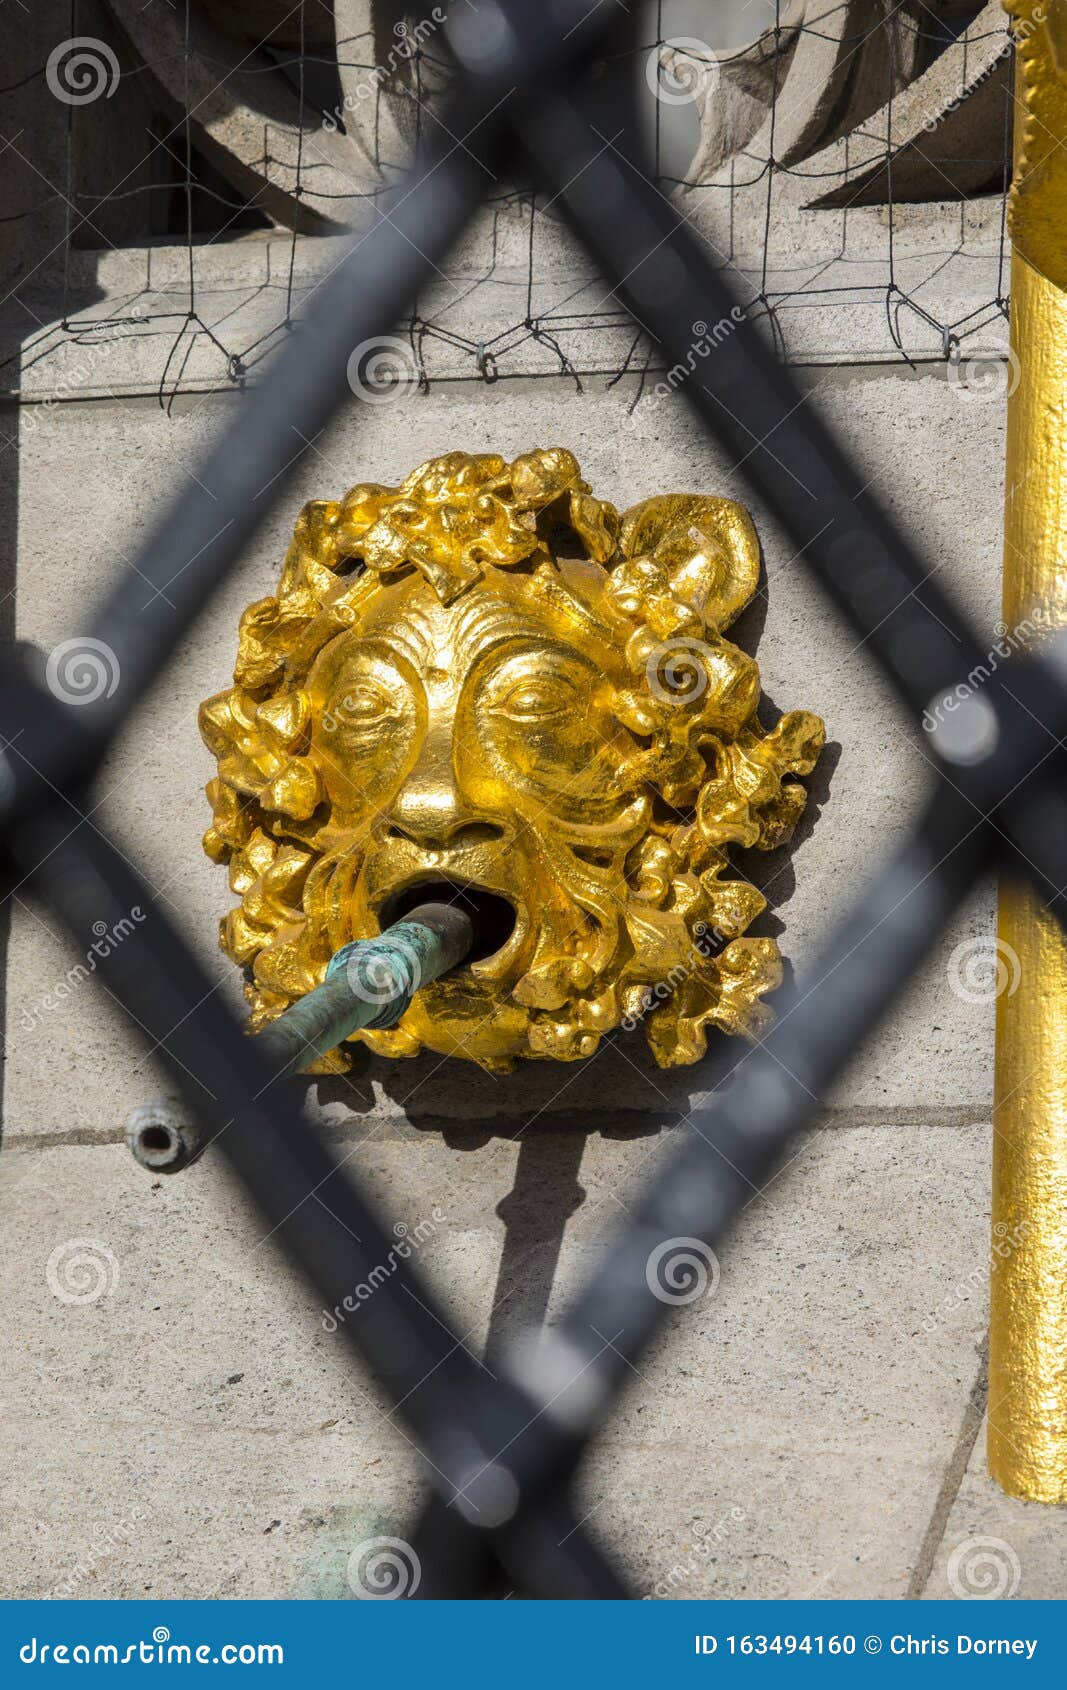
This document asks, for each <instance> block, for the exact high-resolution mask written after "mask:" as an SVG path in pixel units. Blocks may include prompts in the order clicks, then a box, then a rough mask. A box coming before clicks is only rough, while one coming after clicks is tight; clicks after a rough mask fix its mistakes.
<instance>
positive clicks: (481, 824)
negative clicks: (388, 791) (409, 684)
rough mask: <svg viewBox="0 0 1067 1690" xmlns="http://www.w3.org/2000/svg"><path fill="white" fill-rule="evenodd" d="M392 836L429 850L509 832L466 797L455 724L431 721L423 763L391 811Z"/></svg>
mask: <svg viewBox="0 0 1067 1690" xmlns="http://www.w3.org/2000/svg"><path fill="white" fill-rule="evenodd" d="M387 820H388V829H389V832H390V833H392V834H394V835H398V836H399V837H400V838H402V839H407V840H410V841H411V842H412V844H415V845H419V846H421V847H422V848H423V849H424V850H440V849H444V848H445V847H446V846H455V845H457V844H462V843H464V842H473V841H474V840H475V839H478V840H484V839H490V838H501V837H502V836H503V831H504V830H503V828H502V827H500V826H499V825H497V824H496V823H495V822H491V821H489V819H488V818H487V817H484V816H482V815H481V814H480V813H479V811H478V810H477V809H476V808H475V807H474V806H473V805H472V804H471V803H470V802H469V800H467V799H465V798H464V795H463V793H462V792H461V790H460V787H459V784H458V782H457V780H456V771H455V764H454V761H453V756H452V725H451V723H450V722H447V721H445V722H434V720H433V718H432V717H431V721H430V725H429V727H428V729H427V733H426V738H425V740H424V741H423V744H422V749H421V751H420V753H419V758H418V761H417V762H416V764H415V766H414V768H413V769H412V770H411V771H410V773H409V774H408V775H407V777H406V779H405V780H404V783H403V785H402V786H401V787H400V790H399V791H398V792H397V794H396V797H395V798H394V800H393V803H392V805H391V807H390V810H389V813H388V818H387Z"/></svg>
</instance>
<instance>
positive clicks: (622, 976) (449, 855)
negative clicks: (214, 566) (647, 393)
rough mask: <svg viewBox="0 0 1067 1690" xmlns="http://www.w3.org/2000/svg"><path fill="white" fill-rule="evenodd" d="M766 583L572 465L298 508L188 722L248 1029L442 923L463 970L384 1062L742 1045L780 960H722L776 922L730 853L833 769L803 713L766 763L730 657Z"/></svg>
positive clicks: (757, 944)
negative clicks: (244, 981) (459, 939)
mask: <svg viewBox="0 0 1067 1690" xmlns="http://www.w3.org/2000/svg"><path fill="white" fill-rule="evenodd" d="M757 565H758V553H757V550H756V546H755V537H754V534H752V531H751V524H750V523H749V522H748V519H747V517H746V516H745V514H744V512H743V511H741V510H740V507H738V506H736V505H732V504H731V503H730V502H729V501H727V500H710V499H707V500H704V499H696V498H689V497H686V496H668V497H667V498H666V499H660V500H651V501H647V502H646V504H645V505H643V506H638V507H636V509H635V511H633V512H631V513H629V514H628V516H626V517H624V518H623V519H622V521H621V522H620V519H619V518H618V516H617V514H616V513H615V511H614V510H613V508H612V507H611V506H609V505H606V504H604V503H602V502H601V501H598V500H594V499H593V498H592V497H591V496H590V495H589V492H588V488H587V487H586V485H585V483H583V482H582V481H581V480H580V476H579V473H578V466H577V464H576V463H575V461H574V459H573V458H572V457H571V455H570V454H569V453H566V452H562V451H559V450H557V451H555V452H543V453H532V454H530V455H529V456H528V457H527V458H525V459H518V460H516V461H515V463H514V464H512V465H507V464H505V463H504V461H503V460H502V459H499V458H492V457H483V458H469V457H466V456H465V455H463V454H459V453H454V454H451V455H450V456H449V457H448V458H446V459H439V460H435V461H434V462H433V463H431V464H429V465H425V466H423V467H422V469H420V470H418V471H416V472H415V473H414V475H413V476H411V477H409V478H408V481H407V482H405V483H404V485H403V487H402V488H400V489H386V488H366V487H359V488H356V489H354V490H353V492H352V493H350V494H349V495H348V496H347V498H346V499H345V500H343V501H340V502H339V503H337V504H334V505H319V506H314V505H313V506H309V507H308V508H307V509H306V510H305V512H304V514H303V516H302V517H301V521H300V523H299V524H298V527H297V532H296V536H295V537H294V542H293V547H292V548H291V550H290V554H289V558H288V560H287V565H286V571H285V574H284V575H283V580H282V584H281V588H280V589H279V593H278V595H277V596H276V597H275V598H272V599H268V600H265V601H262V602H261V603H260V604H259V605H254V606H252V607H251V609H250V610H249V611H248V612H247V613H246V616H245V618H244V620H243V623H242V641H241V651H240V654H239V657H238V663H237V668H236V670H235V683H236V684H235V686H234V688H233V689H231V691H229V692H227V693H224V694H220V695H219V696H218V697H217V698H215V699H211V700H209V701H208V703H207V704H206V705H205V706H204V707H203V711H202V714H201V725H202V729H203V732H204V735H205V738H206V739H207V742H208V744H209V745H210V746H211V748H212V749H213V750H214V751H215V752H216V754H217V755H218V757H219V779H218V780H217V781H213V782H212V783H211V786H210V787H209V789H208V790H209V796H210V797H211V799H212V803H213V807H214V811H215V824H214V827H213V828H212V830H211V831H210V832H209V834H208V836H207V839H206V841H205V844H206V847H207V849H208V850H209V852H210V853H211V854H212V855H213V856H215V857H217V858H219V859H221V860H226V861H228V862H229V863H230V868H231V884H232V885H233V887H234V889H235V890H236V891H238V892H240V893H241V894H242V899H243V901H242V905H241V907H240V908H239V909H238V910H235V911H233V912H232V913H231V915H230V916H228V917H227V918H226V920H225V921H224V923H223V928H222V943H223V947H224V949H226V950H227V951H228V952H229V953H230V954H231V955H232V956H233V957H234V958H235V959H236V960H237V961H239V962H241V963H243V964H244V965H245V966H246V968H248V970H249V973H250V982H249V984H250V990H249V996H250V999H251V1001H252V1004H253V1010H254V1015H253V1019H254V1022H256V1023H257V1024H262V1023H263V1022H264V1021H266V1020H268V1019H269V1018H270V1017H271V1016H272V1015H274V1014H276V1013H278V1012H279V1011H280V1010H281V1009H283V1008H284V1007H286V1005H287V1004H288V1003H289V1002H291V1001H292V999H293V998H294V997H296V996H298V995H300V994H301V993H303V992H305V991H307V990H309V989H310V988H311V986H313V985H315V984H317V983H318V981H319V980H320V979H321V978H322V977H323V974H324V972H325V968H326V965H327V963H328V961H329V959H330V957H331V956H332V954H333V953H334V951H336V950H337V949H339V948H340V946H341V945H343V944H346V943H347V942H348V941H349V940H351V939H354V938H362V937H366V936H369V935H371V934H373V933H375V932H377V931H379V930H380V929H381V928H382V927H384V926H387V925H388V924H389V923H390V922H391V921H393V920H395V919H397V918H398V917H399V916H402V915H404V914H405V913H406V912H407V911H408V910H410V909H412V908H414V906H415V905H416V904H417V903H419V902H425V901H426V899H427V898H428V897H437V896H441V897H445V898H458V899H459V900H460V901H463V902H465V903H466V904H467V905H468V906H469V907H470V908H471V909H472V911H473V913H474V916H475V924H476V928H477V930H478V934H479V943H478V945H477V946H476V950H475V953H474V956H473V957H472V959H471V960H470V961H469V962H468V964H467V965H466V966H465V967H464V968H463V969H461V970H459V971H457V972H456V973H454V974H452V975H450V976H448V977H446V978H445V979H442V980H439V981H436V982H434V983H433V984H431V985H430V986H428V987H425V988H424V989H423V990H422V991H420V992H419V993H417V995H416V997H415V999H414V1002H413V1003H412V1006H411V1008H410V1009H409V1010H408V1012H407V1014H406V1015H405V1016H404V1018H403V1020H402V1022H401V1023H400V1025H399V1027H397V1028H395V1029H390V1030H387V1031H378V1032H368V1033H363V1034H359V1035H356V1037H357V1038H359V1039H363V1040H365V1041H366V1042H368V1043H369V1044H371V1045H372V1046H373V1047H374V1048H376V1049H378V1050H379V1051H381V1052H383V1053H385V1054H390V1055H407V1054H413V1053H414V1052H415V1051H417V1050H418V1049H420V1048H421V1047H422V1046H424V1045H425V1046H427V1047H429V1048H430V1049H432V1050H436V1051H440V1052H442V1053H443V1054H449V1055H460V1056H466V1057H470V1058H472V1059H473V1060H475V1061H478V1062H480V1063H481V1064H482V1065H484V1066H486V1067H490V1068H494V1069H500V1068H506V1067H509V1066H511V1065H512V1064H513V1062H514V1059H515V1058H516V1057H517V1056H540V1057H559V1058H565V1059H566V1058H574V1057H579V1056H585V1055H588V1054H590V1053H591V1052H592V1051H593V1050H594V1049H595V1048H596V1045H597V1042H598V1040H599V1038H600V1037H601V1036H602V1034H603V1033H605V1032H607V1031H609V1030H611V1029H613V1028H615V1027H617V1026H618V1025H619V1023H620V1022H621V1021H623V1020H626V1021H627V1023H628V1024H629V1025H632V1024H633V1023H634V1022H635V1021H636V1020H638V1019H640V1020H642V1021H643V1022H644V1024H645V1027H646V1031H647V1033H648V1035H649V1038H650V1042H651V1043H652V1046H653V1049H654V1051H655V1053H656V1055H657V1058H658V1059H659V1060H660V1061H661V1062H663V1063H669V1062H677V1061H686V1060H693V1058H694V1057H695V1056H697V1055H699V1054H700V1053H701V1052H702V1051H703V1048H704V1043H705V1032H704V1029H705V1028H706V1026H707V1025H708V1024H716V1025H719V1026H724V1027H727V1028H728V1030H731V1031H739V1032H745V1033H748V1034H750V1035H751V1034H754V1033H755V1032H757V1031H758V1030H759V1028H760V1026H761V1025H762V1024H763V1021H764V1020H765V1018H766V1015H767V1013H768V1012H767V1010H766V1008H765V1006H763V1005H762V1004H761V1003H760V1002H759V998H760V995H761V994H762V993H763V992H765V991H767V990H768V989H769V988H770V987H771V986H773V985H774V984H776V983H777V981H778V978H779V974H780V969H779V963H778V954H777V948H776V947H775V945H774V942H773V941H772V940H768V939H754V940H753V939H742V938H740V937H739V935H740V934H741V933H743V931H744V929H745V927H747V925H748V924H749V922H750V921H751V920H752V918H753V917H754V916H755V915H756V914H757V913H758V912H759V910H760V909H762V907H763V902H764V900H763V899H762V897H761V896H760V894H758V893H757V892H756V891H755V889H754V888H752V887H751V886H750V885H749V884H748V883H747V882H746V881H743V880H735V879H732V878H723V870H724V869H725V868H726V867H727V855H726V851H727V846H728V844H729V843H730V842H731V841H736V842H738V843H742V844H745V845H756V846H762V847H763V848H769V847H770V846H771V845H772V844H778V843H780V842H781V840H782V838H784V837H785V836H787V834H788V832H789V831H791V829H792V826H793V824H794V823H795V820H796V818H797V816H798V815H799V813H800V809H801V808H802V806H803V788H802V787H800V786H799V783H797V782H796V781H793V780H786V781H785V783H784V784H783V776H786V775H793V774H797V773H802V772H806V771H807V770H808V769H809V768H810V767H811V766H812V763H813V762H814V759H815V757H816V756H817V754H818V750H819V748H820V746H821V743H822V730H821V724H820V723H819V722H818V720H817V718H814V717H811V716H807V715H806V714H804V713H796V714H794V715H792V716H789V717H783V718H782V721H781V722H780V723H779V724H778V727H777V728H776V729H775V730H774V732H773V733H772V734H765V733H764V732H763V730H762V729H761V728H760V727H759V725H758V723H757V722H756V718H755V708H756V704H757V703H758V699H759V680H758V674H757V671H756V667H755V664H754V663H753V662H752V661H751V659H749V658H748V657H746V656H745V654H744V653H742V652H740V651H739V650H738V649H737V648H736V647H735V646H732V645H731V644H730V643H729V642H728V641H726V640H725V639H723V638H722V635H721V627H722V626H723V625H724V624H725V622H726V621H728V620H729V619H731V618H732V616H733V615H736V613H737V611H738V610H739V609H740V608H741V605H742V604H743V603H744V602H745V600H746V599H747V598H748V597H749V596H750V594H751V592H752V590H753V588H754V586H755V582H756V568H757ZM665 987H666V989H665Z"/></svg>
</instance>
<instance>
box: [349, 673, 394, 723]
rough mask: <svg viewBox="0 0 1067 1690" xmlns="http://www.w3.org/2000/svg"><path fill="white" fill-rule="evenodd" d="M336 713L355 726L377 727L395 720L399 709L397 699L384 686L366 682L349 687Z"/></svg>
mask: <svg viewBox="0 0 1067 1690" xmlns="http://www.w3.org/2000/svg"><path fill="white" fill-rule="evenodd" d="M334 714H335V715H337V716H339V717H340V718H341V720H342V721H343V722H345V723H346V724H347V725H349V726H351V727H354V728H377V727H381V726H383V725H384V724H385V723H386V722H391V721H394V720H395V719H396V717H397V716H398V715H399V710H398V707H397V703H396V700H395V699H394V698H392V697H391V696H390V695H389V693H387V692H386V691H385V689H384V688H383V687H376V686H371V685H370V684H368V683H366V682H364V683H362V684H361V685H359V686H355V687H350V688H349V690H348V691H347V692H346V693H345V695H344V697H343V698H342V700H341V707H340V709H339V710H337V711H335V712H334Z"/></svg>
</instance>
